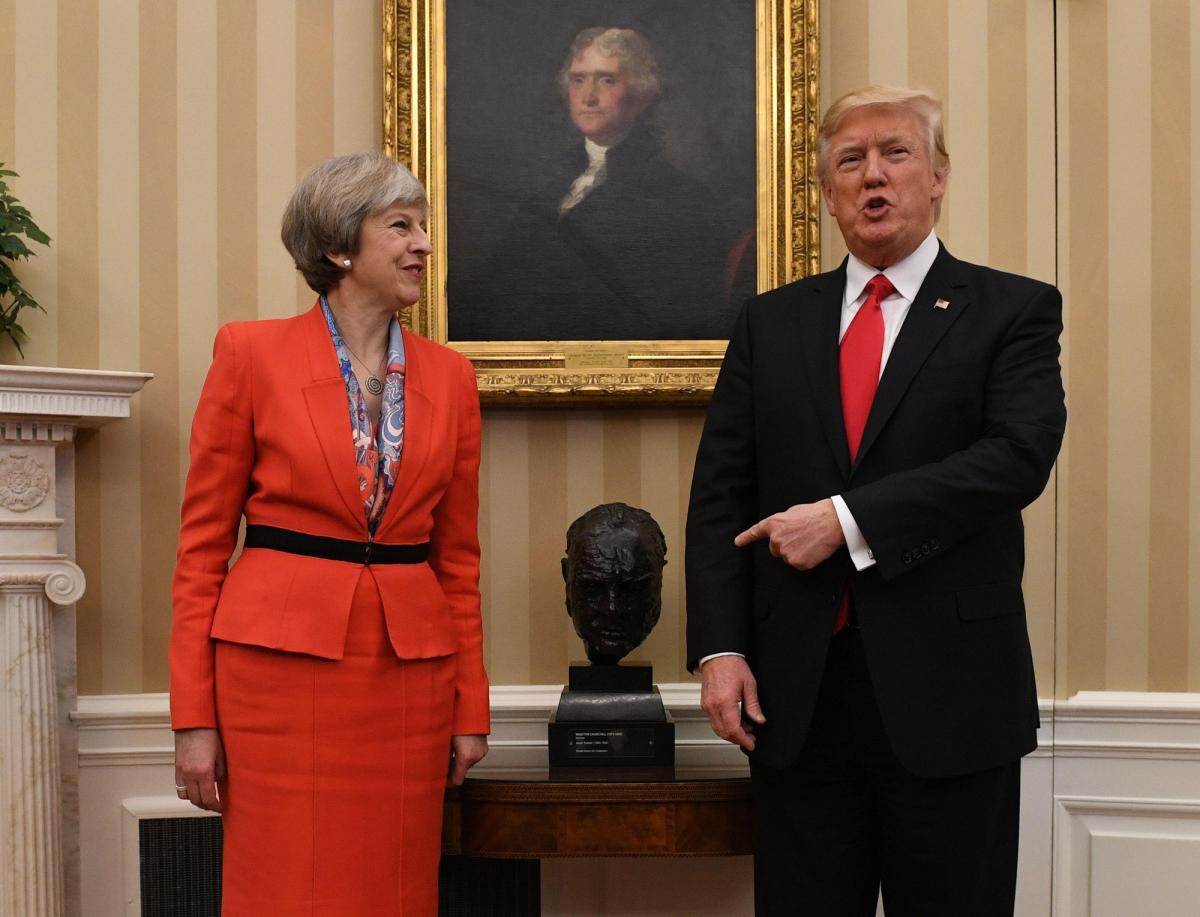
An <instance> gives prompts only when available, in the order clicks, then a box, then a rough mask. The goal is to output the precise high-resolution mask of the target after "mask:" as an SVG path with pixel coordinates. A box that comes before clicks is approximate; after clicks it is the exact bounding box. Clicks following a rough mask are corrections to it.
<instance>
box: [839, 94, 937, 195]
mask: <svg viewBox="0 0 1200 917" xmlns="http://www.w3.org/2000/svg"><path fill="white" fill-rule="evenodd" d="M868 105H886V106H892V107H894V108H904V109H907V110H908V111H911V112H912V113H913V114H914V115H916V116H917V120H919V121H920V122H921V124H922V125H923V126H924V128H925V136H924V138H923V139H924V141H925V152H926V154H928V156H929V161H930V162H931V163H932V164H933V172H934V174H935V175H937V176H938V177H939V178H943V179H944V178H946V177H948V176H949V175H950V154H949V153H948V152H946V134H945V131H944V129H943V128H942V103H941V100H940V99H938V97H937V96H935V95H934V94H933V93H931V92H925V91H923V90H920V89H905V88H903V87H899V86H865V87H863V88H862V89H856V90H854V91H853V92H848V93H846V94H845V95H844V96H842V97H841V98H840V99H838V100H837V101H836V102H834V103H833V104H832V105H830V106H829V110H828V111H827V112H825V118H824V119H823V120H822V121H821V128H820V130H819V131H818V132H817V178H818V180H819V181H820V182H821V184H822V185H824V184H825V182H826V181H827V179H828V178H829V143H830V141H831V140H832V139H833V135H834V134H836V133H837V131H838V128H839V127H840V126H841V123H842V120H843V119H844V118H845V117H846V115H848V114H850V112H852V111H857V110H858V109H860V108H865V107H866V106H868ZM941 205H942V202H941V200H938V202H937V203H936V204H935V205H934V208H935V211H936V212H940V211H941Z"/></svg>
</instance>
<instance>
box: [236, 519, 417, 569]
mask: <svg viewBox="0 0 1200 917" xmlns="http://www.w3.org/2000/svg"><path fill="white" fill-rule="evenodd" d="M246 547H248V548H269V549H270V550H272V551H286V552H287V553H289V554H303V555H304V556H305V557H323V558H325V559H326V560H344V561H346V562H347V563H351V564H420V563H424V562H425V560H426V559H427V558H428V557H429V542H428V541H423V542H421V543H420V544H380V543H379V542H377V541H349V540H348V539H345V538H327V537H326V536H324V535H308V534H305V533H304V532H293V531H292V530H291V529H280V528H276V527H275V526H273V525H248V526H246Z"/></svg>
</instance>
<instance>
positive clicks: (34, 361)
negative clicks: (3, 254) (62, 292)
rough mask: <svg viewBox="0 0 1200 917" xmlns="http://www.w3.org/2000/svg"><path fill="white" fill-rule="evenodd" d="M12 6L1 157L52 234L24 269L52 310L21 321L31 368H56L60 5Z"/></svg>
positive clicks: (10, 352) (8, 356)
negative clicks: (7, 134)
mask: <svg viewBox="0 0 1200 917" xmlns="http://www.w3.org/2000/svg"><path fill="white" fill-rule="evenodd" d="M14 4H15V6H9V8H8V10H6V11H5V14H4V15H5V18H6V21H7V22H8V23H11V24H12V31H11V33H10V34H11V36H12V52H11V53H12V55H13V57H12V65H11V66H12V73H13V79H12V83H11V90H10V94H6V96H4V97H3V103H4V104H5V105H6V106H11V107H10V108H9V109H8V113H7V115H6V116H5V119H4V120H5V121H6V122H7V123H9V124H11V125H12V128H11V130H12V134H13V136H12V139H11V140H10V141H0V142H6V143H9V144H11V145H9V146H7V148H6V149H3V150H0V159H2V160H3V161H4V162H5V163H7V164H8V167H9V168H10V169H12V170H13V171H15V172H19V173H21V177H20V178H19V179H15V180H14V184H13V186H14V188H15V189H16V193H17V196H18V197H19V198H20V199H21V201H22V203H24V204H25V206H26V207H28V208H29V211H30V213H32V214H33V216H34V218H35V219H36V220H37V224H38V225H39V226H40V227H41V228H42V229H44V230H45V231H46V232H47V233H49V234H50V237H51V240H52V242H53V244H52V245H51V246H50V247H49V248H44V247H41V246H35V248H38V249H39V251H38V255H37V257H36V258H34V259H33V260H32V261H30V262H28V263H27V264H26V263H23V264H22V266H21V274H20V276H21V279H22V282H23V283H24V284H25V286H26V288H27V289H28V290H29V292H30V293H31V294H32V295H33V298H34V299H36V300H38V302H40V303H42V304H43V305H44V306H45V307H46V311H47V312H48V313H49V314H47V315H42V314H41V313H35V314H29V313H28V312H26V313H25V314H23V315H22V316H21V325H22V326H23V327H24V328H25V330H26V331H27V332H28V333H29V337H30V342H29V344H27V345H26V346H25V354H26V361H27V362H28V363H30V364H31V365H34V366H37V365H43V366H52V365H54V364H55V362H56V359H55V358H56V356H57V350H58V317H57V316H56V314H55V313H56V312H57V308H56V307H57V305H58V269H59V257H60V256H59V250H60V248H61V243H60V240H59V238H58V236H59V232H58V219H57V215H58V206H59V200H58V174H57V167H58V106H57V105H56V104H55V103H56V99H57V97H58V93H59V85H58V59H57V58H58V14H57V9H56V7H55V5H54V4H52V3H20V2H15V0H14ZM15 357H16V354H15V352H14V349H13V348H12V347H11V345H8V344H5V345H3V348H2V349H0V359H3V360H12V359H14V358H15Z"/></svg>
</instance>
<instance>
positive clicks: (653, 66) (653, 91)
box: [558, 26, 659, 98]
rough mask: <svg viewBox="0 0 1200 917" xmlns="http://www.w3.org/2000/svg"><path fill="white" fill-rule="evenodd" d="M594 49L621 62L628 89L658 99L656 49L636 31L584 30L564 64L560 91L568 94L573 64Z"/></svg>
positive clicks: (560, 78) (576, 37) (568, 53)
mask: <svg viewBox="0 0 1200 917" xmlns="http://www.w3.org/2000/svg"><path fill="white" fill-rule="evenodd" d="M592 45H595V46H596V50H597V51H599V52H600V53H601V54H603V55H604V56H605V57H615V58H617V60H619V61H620V62H621V67H622V69H623V70H624V71H625V75H626V76H627V77H628V78H629V87H630V88H631V89H632V90H633V91H634V93H636V94H637V95H638V96H639V97H640V98H646V97H647V96H650V97H652V98H653V97H656V96H657V95H658V91H659V85H658V63H657V62H656V61H655V59H654V48H653V47H651V45H650V41H649V39H647V38H646V36H645V35H643V34H642V33H641V32H635V31H634V30H633V29H610V28H608V27H606V26H599V27H596V28H591V29H584V30H583V31H582V32H580V33H579V34H578V35H576V36H575V40H574V41H573V42H571V49H570V50H569V51H568V52H567V59H566V60H565V61H563V65H562V70H560V71H559V72H558V84H559V88H560V89H562V91H563V92H564V93H565V92H566V91H567V80H568V73H569V72H570V70H571V64H572V63H574V61H575V58H577V57H578V56H579V55H580V54H582V53H583V52H584V51H586V50H587V49H588V48H590V47H591V46H592Z"/></svg>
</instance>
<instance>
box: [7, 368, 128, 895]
mask: <svg viewBox="0 0 1200 917" xmlns="http://www.w3.org/2000/svg"><path fill="white" fill-rule="evenodd" d="M150 378H151V376H150V374H149V373H126V372H111V371H105V370H79V369H53V368H43V367H34V366H0V679H2V681H0V845H3V852H2V854H0V914H20V915H22V917H61V915H63V914H66V913H77V912H78V910H79V902H78V895H77V892H76V887H77V884H78V878H77V876H78V856H77V846H78V841H77V833H78V815H77V812H76V809H77V794H76V792H75V789H74V788H75V775H76V769H77V762H76V760H75V756H74V753H73V752H74V747H75V742H74V735H73V734H72V733H71V732H70V730H69V726H67V724H66V718H65V716H63V715H61V713H60V708H61V706H62V705H63V704H64V703H65V704H67V705H68V706H67V710H68V711H69V709H70V706H71V705H73V704H74V697H75V641H74V635H75V628H74V618H73V616H70V620H69V621H66V622H63V623H64V625H66V626H57V625H58V621H56V617H61V615H59V616H56V615H54V614H52V609H51V603H53V604H54V605H58V606H71V605H73V604H74V603H75V602H76V601H78V599H79V597H80V596H82V595H83V590H84V578H83V571H82V570H80V569H79V567H78V566H76V565H75V563H74V562H73V559H72V558H73V557H74V555H75V543H74V506H75V492H74V490H75V480H74V461H73V455H74V446H73V443H74V440H75V431H76V430H77V429H78V428H80V427H99V426H101V425H103V424H105V423H108V422H109V421H111V420H117V419H119V418H122V417H128V416H129V401H130V398H132V397H133V395H134V394H136V393H137V392H138V391H139V390H140V389H141V388H142V386H143V385H145V384H146V381H147V380H148V379H150ZM60 508H63V509H65V511H66V513H67V514H69V519H68V522H69V524H68V525H67V526H66V537H60V536H62V535H63V531H62V530H63V523H64V520H63V518H60V516H59V510H60ZM56 638H57V639H56ZM64 638H65V639H64ZM56 643H57V645H56ZM64 772H65V773H66V774H67V775H68V776H69V777H70V780H69V787H70V790H69V792H64ZM64 797H67V798H66V804H65V805H64ZM64 825H65V826H66V830H65V832H64ZM64 833H65V834H66V835H67V837H66V838H64Z"/></svg>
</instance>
